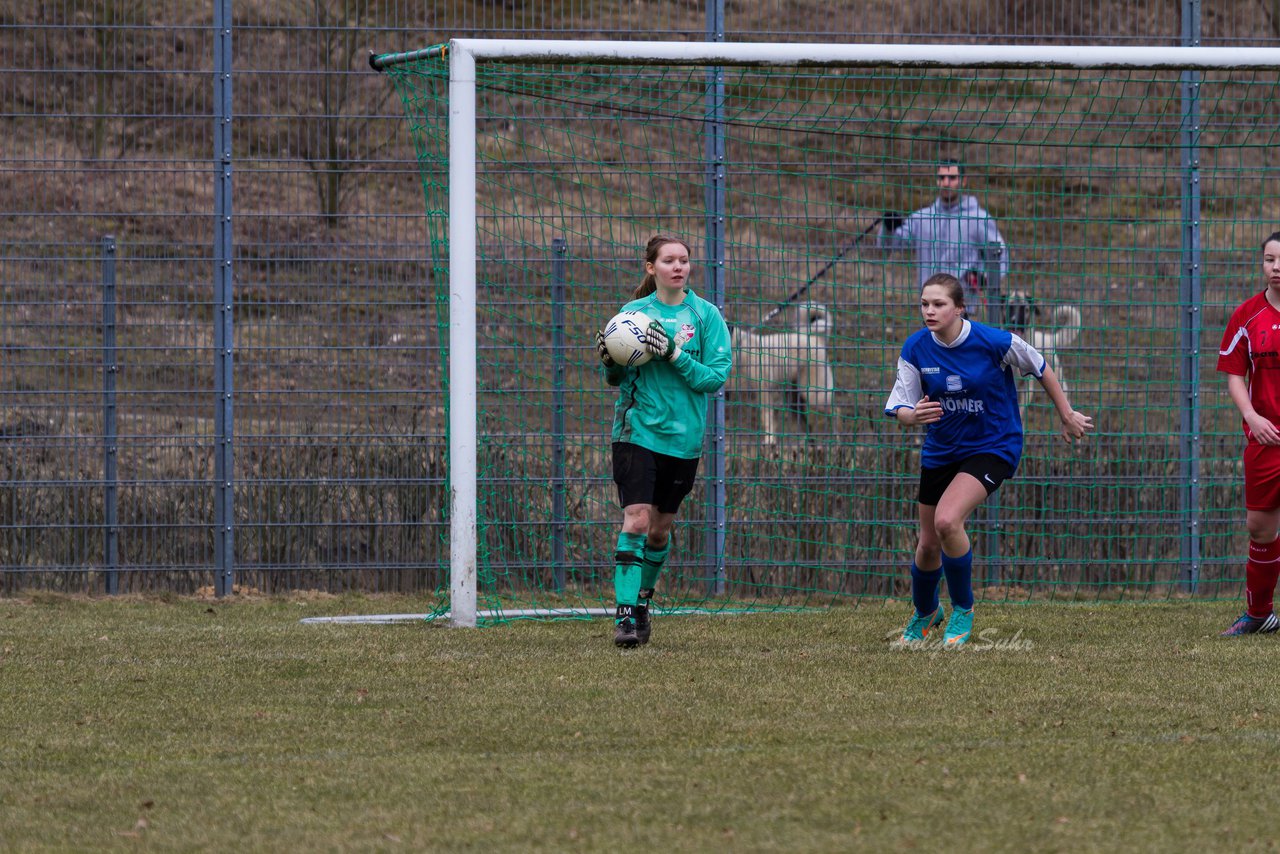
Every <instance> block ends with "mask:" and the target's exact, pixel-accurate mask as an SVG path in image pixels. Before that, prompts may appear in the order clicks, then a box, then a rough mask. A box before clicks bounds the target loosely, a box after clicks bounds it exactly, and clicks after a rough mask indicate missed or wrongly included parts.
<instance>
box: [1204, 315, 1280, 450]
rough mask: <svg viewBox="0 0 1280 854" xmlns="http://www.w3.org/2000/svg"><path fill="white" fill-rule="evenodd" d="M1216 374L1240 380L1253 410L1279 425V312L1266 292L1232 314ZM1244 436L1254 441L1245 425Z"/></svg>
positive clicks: (1224, 336) (1220, 351) (1225, 333)
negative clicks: (1268, 298) (1246, 387)
mask: <svg viewBox="0 0 1280 854" xmlns="http://www.w3.org/2000/svg"><path fill="white" fill-rule="evenodd" d="M1218 370H1219V371H1221V372H1222V373H1224V374H1235V375H1236V376H1241V377H1244V378H1245V381H1246V382H1248V383H1249V401H1250V402H1251V403H1252V404H1253V408H1254V409H1256V410H1257V411H1258V414H1259V415H1261V416H1262V417H1263V418H1266V419H1267V420H1268V421H1270V422H1271V423H1272V424H1277V425H1280V310H1277V309H1276V308H1275V307H1274V306H1273V305H1271V303H1269V302H1267V294H1266V291H1263V292H1262V293H1260V294H1258V295H1257V296H1254V297H1250V298H1249V299H1247V300H1245V301H1244V302H1243V303H1242V304H1241V305H1240V307H1239V308H1237V309H1236V310H1235V311H1234V312H1233V313H1232V315H1231V320H1229V321H1228V322H1227V330H1226V332H1224V333H1223V334H1222V346H1221V347H1220V348H1219V350H1218ZM1244 434H1245V436H1246V437H1247V438H1248V439H1249V441H1250V442H1252V441H1254V439H1253V433H1252V431H1250V430H1249V426H1248V425H1247V424H1246V425H1245V428H1244Z"/></svg>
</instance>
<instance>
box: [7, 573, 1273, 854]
mask: <svg viewBox="0 0 1280 854" xmlns="http://www.w3.org/2000/svg"><path fill="white" fill-rule="evenodd" d="M908 608H909V605H907V604H906V603H902V602H879V601H876V602H867V601H864V602H863V603H862V604H861V605H860V606H859V607H856V608H854V607H849V608H837V609H834V610H830V611H826V612H821V613H805V614H773V615H760V616H737V617H669V618H666V619H660V620H659V621H657V622H656V624H655V633H654V641H653V643H652V644H650V645H649V646H648V647H644V648H641V649H639V650H635V651H631V652H623V651H619V650H616V649H614V648H613V646H612V645H611V642H610V639H611V627H610V626H609V625H608V623H607V621H605V620H595V621H563V622H554V623H533V622H521V623H513V624H510V625H504V626H497V627H492V628H487V629H481V630H455V629H448V628H444V627H441V626H433V625H428V624H423V623H412V624H398V625H381V626H379V625H333V624H329V625H304V624H301V623H299V619H300V618H302V617H306V616H317V615H325V614H342V613H387V612H418V611H421V610H423V609H422V603H421V600H411V599H391V598H333V597H325V598H314V597H313V598H291V599H281V598H262V599H258V600H248V601H237V602H226V601H212V600H198V599H170V600H156V599H150V600H142V599H119V600H111V601H102V600H95V601H90V600H85V599H71V598H62V597H40V598H37V599H35V600H22V601H18V600H0V684H2V685H3V687H4V695H5V702H4V703H2V704H0V732H3V739H2V740H0V849H3V850H6V851H42V850H50V851H65V850H95V851H96V850H120V851H133V850H158V851H171V850H210V851H232V850H237V851H268V850H269V851H285V850H316V851H336V850H342V851H358V850H370V851H375V850H376V851H395V850H406V851H407V850H486V851H518V850H531V849H532V850H583V851H597V850H598V851H603V850H619V849H621V850H653V851H661V850H673V851H708V850H732V851H771V850H785V851H788V852H794V851H839V850H870V851H875V850H901V849H921V850H923V849H931V850H940V849H945V850H951V851H966V850H978V849H984V850H1001V851H1030V850H1035V851H1055V850H1060V851H1068V850H1070V851H1080V850H1125V849H1129V850H1157V849H1160V850H1192V849H1194V850H1237V851H1248V850H1274V844H1275V842H1274V839H1275V836H1274V832H1275V819H1274V814H1273V813H1272V812H1271V810H1272V807H1273V806H1274V804H1275V803H1276V798H1277V796H1278V795H1280V782H1277V778H1276V775H1275V771H1274V762H1275V757H1276V754H1277V751H1278V748H1280V702H1278V701H1280V688H1278V687H1277V684H1276V681H1275V679H1274V677H1273V674H1274V668H1275V665H1276V663H1277V661H1280V637H1277V636H1274V635H1273V636H1267V637H1254V638H1245V639H1239V640H1231V641H1228V640H1222V639H1219V638H1218V637H1217V636H1216V635H1217V632H1218V631H1219V630H1221V629H1222V628H1223V627H1225V626H1226V625H1227V624H1228V623H1229V622H1230V620H1231V618H1232V617H1234V616H1235V614H1236V608H1235V606H1233V605H1229V604H1221V603H1219V604H1213V605H1204V604H1168V605H1092V606H1083V605H1061V604H1059V605H1053V604H1043V605H1040V604H1037V605H1005V606H994V605H993V606H987V607H983V606H982V605H981V604H980V606H979V612H978V615H979V618H978V622H977V624H976V627H975V634H976V635H980V633H982V632H983V630H986V631H987V633H986V634H985V635H981V636H976V637H975V641H974V642H973V644H972V645H971V646H970V647H969V648H968V649H965V650H963V651H960V652H945V651H941V650H937V649H934V650H926V651H923V652H921V651H917V652H901V651H895V650H893V649H891V648H890V646H889V644H888V643H887V642H886V640H885V638H886V636H888V635H890V634H891V633H893V632H894V630H896V629H898V628H900V626H901V624H902V622H903V621H904V620H905V618H906V616H907V609H908ZM984 647H985V648H984Z"/></svg>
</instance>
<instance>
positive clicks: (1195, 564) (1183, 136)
mask: <svg viewBox="0 0 1280 854" xmlns="http://www.w3.org/2000/svg"><path fill="white" fill-rule="evenodd" d="M1182 44H1183V45H1184V46H1187V47H1197V46H1199V44H1200V0H1182ZM1200 79H1201V78H1200V72H1198V71H1183V72H1182V78H1181V80H1182V83H1181V85H1182V126H1181V130H1180V131H1179V137H1180V142H1181V149H1182V152H1181V160H1182V249H1181V254H1182V258H1181V261H1182V263H1181V275H1180V276H1179V277H1178V296H1179V303H1180V304H1181V305H1182V307H1183V312H1182V334H1181V336H1180V337H1181V342H1180V343H1181V347H1180V348H1179V351H1180V353H1181V356H1180V358H1179V363H1180V368H1181V370H1180V371H1179V373H1180V374H1181V376H1180V380H1181V385H1182V417H1181V419H1180V420H1181V424H1180V425H1179V427H1180V429H1179V431H1178V433H1179V437H1180V442H1179V444H1180V448H1179V455H1178V456H1179V458H1180V459H1181V461H1182V462H1181V465H1180V469H1181V475H1182V477H1181V481H1182V488H1181V489H1180V490H1179V493H1180V496H1181V500H1180V501H1179V504H1180V505H1181V506H1180V507H1179V510H1180V511H1181V516H1182V522H1183V524H1182V537H1181V548H1180V549H1179V554H1180V557H1181V560H1182V580H1183V584H1184V585H1185V586H1186V589H1187V590H1188V592H1191V593H1194V592H1195V590H1196V585H1197V584H1198V583H1199V581H1200V453H1201V448H1200V332H1201V323H1202V319H1201V313H1200V298H1201V287H1200V286H1201V269H1200V266H1201V265H1200Z"/></svg>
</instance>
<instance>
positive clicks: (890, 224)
mask: <svg viewBox="0 0 1280 854" xmlns="http://www.w3.org/2000/svg"><path fill="white" fill-rule="evenodd" d="M880 222H881V223H882V227H883V229H884V233H885V234H893V233H894V232H895V231H897V230H898V229H899V228H901V227H902V214H900V213H898V212H897V211H885V212H884V213H882V214H881V215H880Z"/></svg>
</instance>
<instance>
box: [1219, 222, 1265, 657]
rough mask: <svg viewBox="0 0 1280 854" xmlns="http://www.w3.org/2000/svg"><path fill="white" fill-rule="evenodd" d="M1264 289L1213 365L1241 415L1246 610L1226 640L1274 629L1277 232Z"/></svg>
mask: <svg viewBox="0 0 1280 854" xmlns="http://www.w3.org/2000/svg"><path fill="white" fill-rule="evenodd" d="M1262 275H1263V276H1264V277H1265V278H1266V282H1267V287H1266V289H1265V290H1263V292H1262V293H1260V294H1258V295H1256V296H1253V297H1250V298H1249V299H1247V300H1245V301H1244V303H1243V304H1241V306H1240V307H1239V308H1237V309H1236V310H1235V312H1234V313H1233V314H1232V315H1231V320H1230V321H1228V323H1227V330H1226V332H1225V333H1224V334H1223V336H1222V347H1221V348H1220V349H1219V351H1218V370H1219V371H1221V372H1222V373H1224V374H1226V375H1227V393H1228V394H1230V395H1231V402H1232V403H1234V404H1235V405H1236V409H1239V410H1240V415H1241V416H1242V417H1243V418H1244V435H1245V438H1246V439H1247V440H1248V444H1247V445H1246V446H1245V449H1244V506H1245V511H1246V512H1245V526H1246V527H1247V528H1248V529H1249V560H1248V562H1247V563H1246V564H1245V572H1244V586H1245V612H1244V613H1243V614H1241V615H1240V619H1238V620H1236V621H1235V623H1233V624H1232V626H1231V628H1229V629H1227V630H1226V631H1225V632H1223V633H1222V634H1223V636H1224V637H1231V636H1236V635H1251V634H1254V633H1258V632H1261V633H1264V634H1269V633H1271V632H1274V631H1275V630H1276V629H1280V619H1277V618H1276V613H1275V610H1274V605H1273V598H1274V595H1275V589H1276V579H1277V578H1278V577H1280V539H1277V531H1278V530H1280V426H1277V425H1280V231H1277V232H1275V233H1274V234H1272V235H1271V236H1270V237H1268V238H1267V239H1266V240H1265V241H1263V243H1262Z"/></svg>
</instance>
